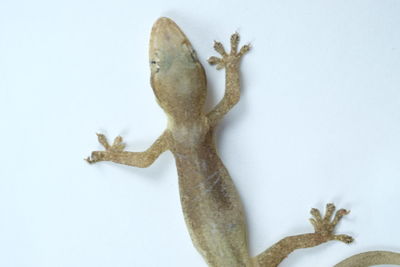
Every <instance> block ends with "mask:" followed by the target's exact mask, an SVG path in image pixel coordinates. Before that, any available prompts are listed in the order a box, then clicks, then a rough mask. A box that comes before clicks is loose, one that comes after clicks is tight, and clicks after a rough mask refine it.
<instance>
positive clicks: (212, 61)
mask: <svg viewBox="0 0 400 267" xmlns="http://www.w3.org/2000/svg"><path fill="white" fill-rule="evenodd" d="M207 61H208V63H210V64H211V65H217V64H220V63H221V59H220V58H217V57H210V58H209V59H208V60H207Z"/></svg>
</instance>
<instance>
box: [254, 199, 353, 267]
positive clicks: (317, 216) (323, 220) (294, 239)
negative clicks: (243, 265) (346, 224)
mask: <svg viewBox="0 0 400 267" xmlns="http://www.w3.org/2000/svg"><path fill="white" fill-rule="evenodd" d="M334 211H335V206H334V205H333V204H327V205H326V213H325V216H324V217H322V216H321V213H320V212H319V210H317V209H311V212H310V213H311V215H312V216H313V218H311V219H310V221H311V223H312V225H313V226H314V230H315V232H314V233H309V234H303V235H296V236H289V237H286V238H284V239H282V240H280V241H279V242H277V243H276V244H274V245H273V246H272V247H270V248H269V249H267V250H266V251H264V252H263V253H261V254H260V255H258V256H257V258H256V262H258V264H259V266H260V267H275V266H278V265H279V264H280V263H281V262H282V261H283V260H284V259H285V258H286V257H287V256H288V255H289V254H290V253H292V252H293V251H295V250H296V249H300V248H310V247H315V246H318V245H320V244H322V243H325V242H328V241H331V240H337V241H342V242H344V243H351V242H352V241H353V238H352V237H350V236H348V235H335V234H334V233H333V232H334V229H335V226H336V225H337V223H338V222H339V221H340V220H341V218H342V217H343V216H344V215H346V214H348V213H349V211H347V210H345V209H340V210H338V211H337V212H336V214H335V216H334V218H333V220H332V216H333V213H334ZM340 267H342V266H340ZM343 267H344V266H343Z"/></svg>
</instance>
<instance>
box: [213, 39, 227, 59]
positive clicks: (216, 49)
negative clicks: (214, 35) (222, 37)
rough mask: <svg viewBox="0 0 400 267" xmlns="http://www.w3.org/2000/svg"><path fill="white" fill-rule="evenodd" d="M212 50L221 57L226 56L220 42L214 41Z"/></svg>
mask: <svg viewBox="0 0 400 267" xmlns="http://www.w3.org/2000/svg"><path fill="white" fill-rule="evenodd" d="M214 49H215V51H217V52H218V53H219V54H221V56H223V57H224V56H226V52H225V48H224V46H223V45H222V44H221V43H220V42H217V41H214Z"/></svg>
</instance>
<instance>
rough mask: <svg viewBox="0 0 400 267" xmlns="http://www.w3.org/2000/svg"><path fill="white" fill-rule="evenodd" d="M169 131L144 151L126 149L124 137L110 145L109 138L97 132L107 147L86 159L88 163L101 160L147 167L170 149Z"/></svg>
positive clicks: (118, 138) (100, 141) (94, 152)
mask: <svg viewBox="0 0 400 267" xmlns="http://www.w3.org/2000/svg"><path fill="white" fill-rule="evenodd" d="M167 135H168V133H167V132H164V133H163V134H162V135H161V136H160V137H159V138H158V139H157V140H156V141H155V142H154V143H153V145H151V146H150V148H149V149H147V150H146V151H143V152H129V151H124V148H125V144H123V143H122V137H121V136H118V137H116V138H115V139H114V143H113V144H112V145H109V143H108V141H107V138H106V137H105V136H104V135H103V134H97V136H98V140H99V143H100V144H102V145H103V147H104V148H105V149H106V150H105V151H93V152H92V154H91V156H90V157H88V158H86V159H85V160H86V161H87V162H88V163H91V164H92V163H96V162H99V161H112V162H115V163H119V164H124V165H129V166H134V167H139V168H146V167H148V166H150V165H151V164H152V163H153V162H154V161H155V160H156V159H157V158H158V156H159V155H160V154H161V153H163V152H164V151H166V150H167V149H168V142H167Z"/></svg>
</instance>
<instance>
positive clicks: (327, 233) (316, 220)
mask: <svg viewBox="0 0 400 267" xmlns="http://www.w3.org/2000/svg"><path fill="white" fill-rule="evenodd" d="M335 209H336V208H335V205H333V204H332V203H329V204H327V205H326V213H325V216H324V217H322V216H321V213H320V211H319V210H318V209H311V211H310V213H311V215H312V216H313V218H311V219H310V222H311V224H312V225H313V226H314V229H315V233H316V234H319V235H321V237H322V238H323V239H326V240H338V241H341V242H344V243H346V244H349V243H351V242H353V241H354V239H353V238H352V237H351V236H348V235H335V234H334V233H333V232H334V230H335V226H336V225H337V224H338V222H339V221H340V220H341V219H342V218H343V216H345V215H347V214H349V213H350V211H348V210H345V209H340V210H338V211H336V213H335V216H334V217H333V220H332V216H333V214H334V212H335Z"/></svg>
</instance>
